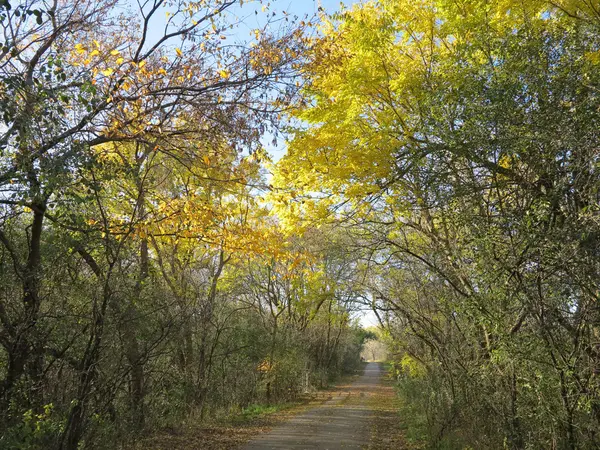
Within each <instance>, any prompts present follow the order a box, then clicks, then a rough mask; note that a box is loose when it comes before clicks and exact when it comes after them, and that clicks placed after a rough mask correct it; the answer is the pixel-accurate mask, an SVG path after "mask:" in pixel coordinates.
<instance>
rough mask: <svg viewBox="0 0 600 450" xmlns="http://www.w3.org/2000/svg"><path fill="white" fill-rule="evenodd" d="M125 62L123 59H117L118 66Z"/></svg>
mask: <svg viewBox="0 0 600 450" xmlns="http://www.w3.org/2000/svg"><path fill="white" fill-rule="evenodd" d="M123 61H125V60H124V59H123V58H117V64H122V63H123Z"/></svg>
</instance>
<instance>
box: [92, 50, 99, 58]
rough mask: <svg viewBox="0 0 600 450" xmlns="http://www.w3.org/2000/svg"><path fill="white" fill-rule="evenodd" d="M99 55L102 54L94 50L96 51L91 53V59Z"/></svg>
mask: <svg viewBox="0 0 600 450" xmlns="http://www.w3.org/2000/svg"><path fill="white" fill-rule="evenodd" d="M99 54H100V52H99V51H98V50H94V51H92V53H90V57H92V56H96V55H99Z"/></svg>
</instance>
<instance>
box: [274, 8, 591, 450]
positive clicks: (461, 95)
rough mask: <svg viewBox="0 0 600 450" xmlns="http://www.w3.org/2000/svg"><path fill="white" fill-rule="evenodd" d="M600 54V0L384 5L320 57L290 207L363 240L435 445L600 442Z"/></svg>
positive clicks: (345, 15) (369, 280) (363, 15)
mask: <svg viewBox="0 0 600 450" xmlns="http://www.w3.org/2000/svg"><path fill="white" fill-rule="evenodd" d="M599 52H600V15H599V9H598V5H597V4H596V2H590V1H585V0H564V1H563V0H557V1H554V2H546V1H542V0H540V1H538V0H528V1H525V2H522V1H511V0H495V1H450V0H425V1H418V2H414V1H402V0H382V1H379V2H372V3H366V4H364V5H360V6H356V7H355V8H353V9H352V10H351V11H345V12H342V13H340V14H339V15H338V16H337V17H336V18H334V19H332V20H330V21H325V23H324V26H323V37H322V39H321V40H320V42H319V44H318V45H317V46H316V48H315V49H314V52H313V53H312V57H311V58H310V59H311V61H310V62H309V63H308V64H307V66H305V68H304V74H305V76H306V79H307V80H308V84H307V87H306V88H305V91H304V92H305V101H304V102H301V103H299V104H298V106H297V110H296V113H295V117H296V118H298V119H300V120H301V121H303V123H304V125H303V127H302V128H301V129H298V130H297V132H296V135H295V138H294V140H293V141H292V142H291V144H290V151H289V153H288V155H287V156H286V158H284V160H283V161H282V163H281V164H280V166H279V171H278V175H277V177H278V178H277V182H278V186H280V187H281V188H282V189H285V188H286V187H288V186H290V185H291V186H293V188H292V189H287V190H284V191H281V192H279V193H278V194H277V198H278V199H280V200H281V201H282V203H281V205H282V206H281V212H280V214H281V215H282V216H285V217H287V218H288V219H289V220H290V224H291V225H292V226H296V225H295V222H294V220H296V221H297V220H298V219H300V223H304V224H306V223H310V222H311V221H315V220H340V221H341V223H342V224H344V225H345V226H346V229H347V230H348V231H349V233H350V234H351V235H352V236H353V238H354V242H355V244H354V245H355V249H356V252H359V251H360V252H362V254H363V258H364V261H365V264H364V266H365V271H366V274H367V276H365V278H364V287H365V289H366V290H367V291H368V292H369V293H370V294H368V295H367V296H366V299H367V300H369V301H372V302H373V304H374V305H375V306H376V308H377V310H378V311H379V314H380V318H381V320H382V322H383V323H384V324H385V325H386V328H387V330H388V332H389V336H390V341H391V346H392V348H393V354H394V355H395V360H396V362H397V367H398V375H399V378H400V379H401V381H400V385H401V387H402V391H403V392H404V393H405V394H406V396H407V404H408V405H412V408H413V412H412V414H405V415H404V417H407V418H413V419H415V420H414V423H412V424H409V426H413V427H419V426H420V432H421V433H422V435H424V436H426V437H427V439H428V440H429V442H430V443H431V445H442V444H445V445H447V446H448V447H449V448H459V447H460V448H462V446H465V445H468V446H471V448H503V447H508V448H571V449H572V448H597V447H598V446H599V445H600V436H599V434H598V430H599V429H600V306H599V303H598V300H599V299H598V292H599V290H598V279H599V275H600V274H599V270H600V259H599V253H598V252H599V249H600V241H599V236H600V229H599V228H598V224H599V222H598V212H599V211H598V204H599V200H600V198H599V190H600V177H599V176H598V162H599V156H600V153H599V148H600V146H599V145H600V139H599V138H600V136H599V132H598V129H599V128H598V125H599V119H600V117H599V111H600V96H599V95H598V93H599V86H600V84H599V82H600V79H599V76H600V71H599V70H598V61H599V58H598V55H599V54H600V53H599ZM316 193H319V194H318V195H317V194H316ZM284 202H285V203H284ZM290 202H292V203H295V206H294V209H293V210H290V208H288V207H287V206H285V205H286V204H287V203H290ZM419 417H422V421H421V423H420V424H419V420H417V419H418V418H419ZM415 431H419V430H415V429H412V430H409V433H410V432H413V433H414V432H415Z"/></svg>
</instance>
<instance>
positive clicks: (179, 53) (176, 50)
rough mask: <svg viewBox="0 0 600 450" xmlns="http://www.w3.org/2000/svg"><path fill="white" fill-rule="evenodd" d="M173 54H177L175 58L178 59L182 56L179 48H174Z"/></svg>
mask: <svg viewBox="0 0 600 450" xmlns="http://www.w3.org/2000/svg"><path fill="white" fill-rule="evenodd" d="M175 53H177V56H179V57H181V56H183V53H182V52H181V49H180V48H176V49H175Z"/></svg>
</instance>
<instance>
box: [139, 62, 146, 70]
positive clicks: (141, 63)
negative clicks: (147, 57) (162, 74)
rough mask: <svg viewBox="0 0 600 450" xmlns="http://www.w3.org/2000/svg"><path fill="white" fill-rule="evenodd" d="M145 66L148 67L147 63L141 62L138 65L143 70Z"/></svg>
mask: <svg viewBox="0 0 600 450" xmlns="http://www.w3.org/2000/svg"><path fill="white" fill-rule="evenodd" d="M145 65H146V61H141V62H140V63H139V64H138V67H139V68H140V69H142V68H143V67H144V66H145Z"/></svg>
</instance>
